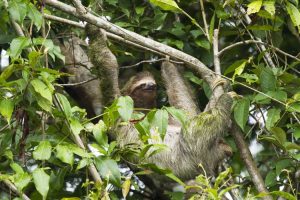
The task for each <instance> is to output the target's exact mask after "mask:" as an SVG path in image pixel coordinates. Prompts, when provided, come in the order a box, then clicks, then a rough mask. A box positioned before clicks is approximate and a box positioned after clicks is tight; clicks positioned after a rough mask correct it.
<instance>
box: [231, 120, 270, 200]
mask: <svg viewBox="0 0 300 200" xmlns="http://www.w3.org/2000/svg"><path fill="white" fill-rule="evenodd" d="M231 135H232V136H233V138H234V140H235V144H236V145H237V148H238V149H239V151H240V156H241V158H242V160H243V161H244V162H245V165H246V168H247V170H248V172H249V174H250V177H251V178H252V181H253V183H254V185H255V187H256V189H257V191H258V192H261V193H269V192H268V190H267V188H266V187H265V184H264V180H263V178H262V176H261V175H260V173H259V170H258V168H257V167H256V165H255V163H254V160H253V157H252V155H251V152H250V150H249V148H248V146H247V144H246V142H245V140H244V138H243V136H242V135H243V133H242V131H241V130H240V128H239V127H238V125H237V124H236V123H233V124H232V128H231ZM263 199H265V200H272V197H271V196H265V197H263Z"/></svg>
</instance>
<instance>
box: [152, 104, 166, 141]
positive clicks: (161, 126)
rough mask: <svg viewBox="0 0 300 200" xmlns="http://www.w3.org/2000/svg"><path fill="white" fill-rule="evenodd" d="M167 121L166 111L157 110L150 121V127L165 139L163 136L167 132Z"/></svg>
mask: <svg viewBox="0 0 300 200" xmlns="http://www.w3.org/2000/svg"><path fill="white" fill-rule="evenodd" d="M168 119H169V115H168V112H167V111H165V110H157V111H156V112H155V115H154V117H153V119H152V121H151V125H152V127H154V128H157V129H158V132H159V133H160V135H161V137H162V138H164V137H165V134H166V132H167V126H168Z"/></svg>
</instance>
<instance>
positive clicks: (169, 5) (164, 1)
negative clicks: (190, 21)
mask: <svg viewBox="0 0 300 200" xmlns="http://www.w3.org/2000/svg"><path fill="white" fill-rule="evenodd" d="M150 3H152V4H153V5H156V6H158V7H160V8H162V9H163V10H170V11H174V12H181V11H182V10H181V8H179V7H178V5H177V3H176V2H175V1H174V0H150Z"/></svg>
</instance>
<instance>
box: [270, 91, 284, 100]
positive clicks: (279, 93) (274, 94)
mask: <svg viewBox="0 0 300 200" xmlns="http://www.w3.org/2000/svg"><path fill="white" fill-rule="evenodd" d="M267 95H269V96H271V97H273V98H274V99H276V100H278V101H282V102H286V100H287V93H286V92H285V91H269V92H267Z"/></svg>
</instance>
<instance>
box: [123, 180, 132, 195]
mask: <svg viewBox="0 0 300 200" xmlns="http://www.w3.org/2000/svg"><path fill="white" fill-rule="evenodd" d="M130 185H131V181H130V179H126V180H125V181H124V183H123V184H122V195H123V198H124V199H126V197H127V195H128V192H129V190H130Z"/></svg>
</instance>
